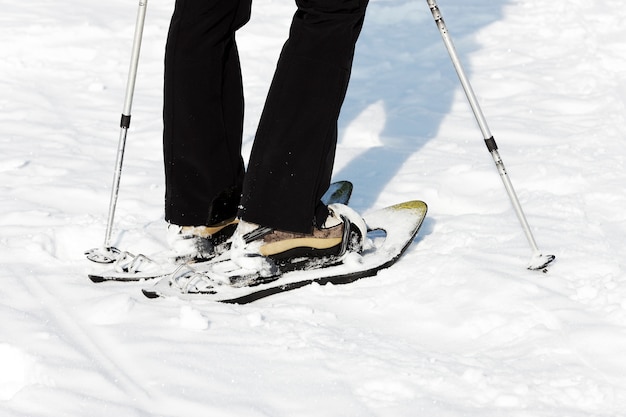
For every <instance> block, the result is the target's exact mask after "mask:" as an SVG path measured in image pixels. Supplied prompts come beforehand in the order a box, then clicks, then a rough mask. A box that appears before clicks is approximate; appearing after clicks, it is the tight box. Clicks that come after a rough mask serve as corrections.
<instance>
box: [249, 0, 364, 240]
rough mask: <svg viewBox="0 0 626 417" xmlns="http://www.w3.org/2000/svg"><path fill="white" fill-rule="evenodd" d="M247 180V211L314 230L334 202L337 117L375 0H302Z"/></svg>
mask: <svg viewBox="0 0 626 417" xmlns="http://www.w3.org/2000/svg"><path fill="white" fill-rule="evenodd" d="M297 5H298V10H297V12H296V14H295V16H294V18H293V21H292V25H291V30H290V35H289V39H288V40H287V42H286V44H285V45H284V47H283V51H282V53H281V57H280V59H279V62H278V66H277V69H276V73H275V75H274V79H273V81H272V85H271V88H270V92H269V95H268V98H267V101H266V103H265V108H264V110H263V114H262V116H261V121H260V123H259V128H258V131H257V135H256V138H255V142H254V145H253V149H252V154H251V156H250V162H249V164H248V172H247V174H246V178H245V181H244V190H243V196H242V207H241V209H240V212H239V214H240V216H241V217H242V218H243V219H244V220H247V221H250V222H254V223H259V224H262V225H265V226H270V227H274V228H277V229H282V230H290V231H294V232H309V231H310V230H311V227H312V225H313V224H314V223H315V222H316V220H315V219H316V218H317V221H318V222H320V221H323V219H324V218H325V215H327V213H328V212H327V210H326V208H325V207H323V206H322V205H321V203H320V198H321V196H322V195H323V193H324V192H325V190H326V189H327V187H328V185H329V183H330V178H331V174H332V168H333V163H334V156H335V148H336V144H337V119H338V117H339V111H340V108H341V105H342V103H343V100H344V97H345V94H346V89H347V86H348V81H349V78H350V71H351V67H352V58H353V55H354V47H355V43H356V41H357V38H358V36H359V33H360V31H361V27H362V25H363V18H364V15H365V9H366V6H367V0H298V1H297Z"/></svg>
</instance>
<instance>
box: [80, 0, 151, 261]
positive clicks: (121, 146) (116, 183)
mask: <svg viewBox="0 0 626 417" xmlns="http://www.w3.org/2000/svg"><path fill="white" fill-rule="evenodd" d="M147 5H148V0H139V9H138V11H137V20H136V23H135V36H134V39H133V48H132V53H131V60H130V68H129V71H128V79H127V82H126V94H125V98H124V108H123V109H122V117H121V120H120V136H119V141H118V145H117V156H116V158H115V169H114V171H113V185H112V187H111V198H110V200H109V213H108V216H107V226H106V232H105V235H104V243H103V246H102V247H101V248H96V249H91V250H89V251H87V252H85V255H86V256H87V258H88V259H89V260H91V261H94V262H99V263H110V262H114V261H115V260H116V259H117V256H118V254H119V253H120V251H119V249H117V248H114V247H112V246H111V234H112V231H113V220H114V218H115V209H116V206H117V197H118V195H119V189H120V179H121V176H122V165H123V162H124V150H125V148H126V137H127V135H128V129H129V127H130V119H131V115H130V113H131V108H132V104H133V94H134V92H135V81H136V79H137V68H138V66H139V53H140V51H141V40H142V37H143V27H144V23H145V20H146V8H147Z"/></svg>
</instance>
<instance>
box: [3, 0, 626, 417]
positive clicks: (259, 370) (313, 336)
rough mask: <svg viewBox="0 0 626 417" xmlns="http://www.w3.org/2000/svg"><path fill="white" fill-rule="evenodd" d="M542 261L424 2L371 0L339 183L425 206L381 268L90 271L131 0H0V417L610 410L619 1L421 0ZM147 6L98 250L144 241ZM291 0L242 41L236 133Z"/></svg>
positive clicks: (153, 237) (625, 396)
mask: <svg viewBox="0 0 626 417" xmlns="http://www.w3.org/2000/svg"><path fill="white" fill-rule="evenodd" d="M439 6H440V8H441V11H442V13H443V16H444V18H445V21H446V23H447V25H448V28H449V29H450V32H451V34H452V39H453V40H454V42H455V44H456V48H457V50H458V52H459V55H460V57H461V60H462V62H463V64H464V66H465V68H466V70H467V72H468V75H469V78H470V80H471V82H472V86H473V87H474V90H475V92H476V94H477V96H478V99H479V101H480V103H481V105H482V108H483V111H484V113H485V116H486V118H487V121H488V122H489V126H490V127H491V130H492V132H493V134H494V136H495V138H496V140H497V142H498V145H499V147H500V153H501V156H502V158H503V160H504V162H505V164H506V166H507V168H508V172H509V174H510V177H511V180H512V182H513V184H514V186H515V188H516V190H517V193H518V195H519V198H520V201H521V204H522V207H523V208H524V211H525V213H526V216H527V218H528V221H529V223H530V225H531V227H532V229H533V232H534V234H535V237H536V239H537V243H538V244H539V247H540V248H541V249H542V250H543V251H544V252H545V253H552V254H555V255H556V256H557V261H556V263H555V264H554V265H553V266H552V267H551V268H550V270H549V272H547V273H541V272H533V271H528V270H526V265H527V262H528V261H529V259H530V257H531V254H532V253H531V250H530V247H529V245H528V243H527V241H526V239H525V237H524V235H523V233H522V228H521V227H520V225H519V222H518V220H517V218H516V217H515V214H514V211H513V209H512V208H511V204H510V202H509V200H508V197H507V195H506V192H505V190H504V187H503V186H502V182H501V180H500V178H499V175H498V173H497V170H496V168H495V166H494V164H493V161H492V160H491V157H490V155H489V153H488V151H487V150H486V148H485V146H484V143H483V139H482V135H481V133H480V131H479V129H478V127H477V125H476V122H475V119H474V117H473V115H472V113H471V111H470V108H469V105H468V104H467V100H466V99H465V96H464V95H463V92H462V90H461V88H460V84H459V82H458V79H457V77H456V74H455V72H454V69H453V66H452V64H451V61H450V59H449V57H448V55H447V51H446V50H445V47H444V45H443V43H442V41H441V37H440V34H439V32H438V30H437V28H436V26H435V24H434V21H433V19H432V16H431V14H430V10H429V9H428V6H427V4H426V2H425V1H423V0H372V2H371V5H370V8H369V11H368V16H367V19H366V24H365V26H364V28H363V33H362V37H361V39H360V41H359V44H358V50H357V54H356V58H355V63H354V71H353V77H352V81H351V85H350V89H349V92H348V96H347V98H346V102H345V106H344V108H343V112H342V116H341V120H340V144H339V147H338V153H337V163H336V167H335V174H334V178H335V179H348V180H351V181H353V182H354V184H355V192H354V195H353V199H352V202H351V205H352V206H353V207H355V208H356V209H357V210H359V211H361V212H365V211H367V210H372V209H376V208H380V207H383V206H386V205H390V204H393V203H396V202H399V201H402V200H408V199H415V198H417V199H423V200H425V201H426V202H427V203H428V204H429V208H430V211H429V216H428V219H427V221H426V222H425V224H424V227H423V229H422V230H421V232H420V234H419V235H418V237H417V238H416V240H415V242H414V243H413V245H412V246H411V248H410V249H409V250H408V252H407V254H406V255H405V257H404V258H403V259H402V260H401V261H400V262H399V263H398V264H396V265H395V266H393V267H392V268H390V269H389V270H386V271H383V272H381V273H380V274H379V275H378V276H376V277H373V278H369V279H364V280H361V281H358V282H356V283H353V284H350V285H344V286H332V285H328V286H319V285H312V286H309V287H306V288H302V289H299V290H295V291H292V292H288V293H284V294H280V295H276V296H272V297H270V298H266V299H263V300H260V301H257V302H255V303H253V304H249V305H244V306H236V305H224V304H210V303H189V302H182V301H178V300H148V299H146V298H144V297H143V295H142V294H141V292H140V289H141V288H142V286H143V285H145V284H119V283H118V284H112V283H103V284H99V285H96V284H93V283H91V282H90V281H89V280H88V279H87V276H86V274H87V272H89V271H90V270H92V269H93V268H94V267H95V264H92V263H90V262H89V261H87V260H86V259H85V258H84V256H83V251H84V250H86V249H90V248H93V247H97V246H99V245H100V244H101V243H102V240H103V238H104V232H105V225H106V215H107V210H108V203H109V195H110V190H111V180H112V176H113V167H114V162H115V153H116V149H117V140H118V133H119V117H120V114H121V110H122V104H123V98H124V90H125V87H126V77H127V74H128V64H129V61H130V50H131V45H132V38H133V32H134V26H135V17H136V11H137V2H135V1H121V0H108V1H106V2H101V3H98V2H87V1H80V0H58V1H42V0H28V1H23V0H0V9H1V10H2V13H1V15H0V143H1V153H0V190H1V191H0V193H1V194H0V284H1V285H0V415H2V416H7V417H23V416H29V417H40V416H55V417H61V416H76V417H78V416H107V417H108V416H125V417H134V416H142V417H144V416H164V417H166V416H167V417H169V416H172V417H173V416H187V417H193V416H208V415H211V416H236V417H248V416H250V417H252V416H254V417H256V416H276V417H279V416H299V417H304V416H325V417H328V416H342V417H345V416H389V417H398V416H433V417H434V416H437V417H447V416H454V417H457V416H480V417H486V416H506V417H521V416H528V417H544V416H550V417H564V416H567V417H577V416H585V417H588V416H603V417H604V416H624V415H626V265H625V264H624V259H625V256H626V244H625V241H626V234H625V232H626V213H625V210H626V196H625V194H624V182H625V180H626V165H625V155H626V150H625V149H624V143H625V142H624V137H625V135H626V121H625V113H624V107H625V106H624V102H625V99H626V64H625V60H626V58H625V57H626V43H625V42H624V39H625V38H626V26H624V21H625V20H626V8H624V5H623V2H622V1H620V0H595V1H584V0H568V1H565V0H557V1H550V2H546V1H540V0H509V1H506V0H440V2H439ZM172 9H173V1H162V0H151V1H150V3H149V4H148V8H147V17H146V26H145V30H144V41H143V48H142V53H141V59H140V64H139V74H138V78H137V86H136V91H135V101H134V103H133V111H132V115H133V122H132V125H131V128H130V131H129V135H128V142H127V146H126V155H125V161H124V169H123V173H122V181H121V189H120V196H119V203H118V209H117V215H116V221H115V228H114V231H113V237H114V241H113V243H114V245H115V246H118V247H120V248H122V249H127V250H131V251H135V252H144V253H154V252H158V251H160V250H163V249H164V248H165V245H166V244H165V222H164V220H163V215H162V211H163V209H162V201H163V194H164V188H163V168H162V156H161V128H162V124H161V107H162V97H161V95H162V94H161V93H162V72H163V65H162V62H163V51H164V43H165V36H166V32H167V28H168V23H169V18H170V15H171V12H172ZM293 12H294V4H293V2H292V1H289V0H285V1H283V0H255V2H254V6H253V16H252V21H251V22H250V23H249V24H248V25H247V26H246V27H245V28H244V29H243V30H241V31H240V33H239V35H238V40H239V46H240V51H241V56H242V65H243V71H244V78H245V89H246V111H247V113H246V125H245V137H244V142H245V146H244V156H245V157H246V158H247V154H248V152H249V149H250V145H251V143H252V140H253V135H254V130H255V126H256V124H257V122H258V117H259V114H260V111H261V108H262V104H263V100H264V97H265V93H266V91H267V89H268V84H269V82H270V78H271V76H272V73H273V69H274V67H275V63H276V59H277V56H278V52H279V50H280V47H281V46H282V43H283V42H284V40H285V39H286V36H287V30H288V26H289V22H290V19H291V15H292V13H293Z"/></svg>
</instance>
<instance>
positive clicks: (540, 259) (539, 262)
mask: <svg viewBox="0 0 626 417" xmlns="http://www.w3.org/2000/svg"><path fill="white" fill-rule="evenodd" d="M426 2H427V3H428V6H429V7H430V11H431V12H432V15H433V18H434V19H435V23H436V24H437V28H438V29H439V32H440V33H441V37H442V38H443V42H444V44H445V46H446V49H447V50H448V54H449V55H450V58H451V59H452V64H453V65H454V69H455V70H456V73H457V75H458V77H459V80H460V81H461V85H462V86H463V90H464V91H465V95H466V96H467V99H468V101H469V104H470V106H471V108H472V111H473V112H474V116H475V117H476V121H477V122H478V126H479V127H480V130H481V132H482V134H483V138H484V139H485V144H486V145H487V149H488V150H489V153H491V156H492V158H493V161H494V162H495V164H496V167H497V169H498V172H499V173H500V177H501V178H502V182H503V183H504V188H505V189H506V191H507V194H508V195H509V198H510V199H511V203H512V204H513V208H514V209H515V214H516V215H517V218H518V219H519V221H520V224H521V225H522V229H523V230H524V233H525V235H526V239H528V243H529V244H530V247H531V249H532V251H533V254H532V258H531V260H530V262H529V265H528V269H531V270H543V269H544V268H545V267H546V266H548V264H550V263H551V262H552V261H554V259H555V256H554V255H543V254H542V253H541V251H540V250H539V248H538V247H537V243H536V242H535V238H534V237H533V234H532V231H531V230H530V226H529V225H528V221H527V220H526V216H525V215H524V212H523V211H522V206H521V204H520V202H519V199H518V198H517V194H516V193H515V190H514V189H513V184H512V183H511V179H510V178H509V176H508V174H507V172H506V169H505V167H504V163H503V162H502V158H500V154H499V152H498V146H497V145H496V141H495V139H494V138H493V135H492V134H491V131H490V130H489V127H488V126H487V120H486V119H485V116H484V115H483V112H482V110H481V108H480V105H479V104H478V100H477V99H476V95H475V94H474V91H473V90H472V86H471V85H470V82H469V80H468V78H467V75H466V74H465V71H464V70H463V66H462V65H461V61H460V60H459V57H458V55H457V53H456V49H455V48H454V44H453V43H452V38H451V37H450V33H449V31H448V28H447V27H446V24H445V22H444V20H443V16H442V15H441V11H440V10H439V6H437V2H436V1H435V0H426Z"/></svg>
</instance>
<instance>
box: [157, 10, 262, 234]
mask: <svg viewBox="0 0 626 417" xmlns="http://www.w3.org/2000/svg"><path fill="white" fill-rule="evenodd" d="M250 2H251V0H177V1H176V6H175V10H174V14H173V16H172V21H171V24H170V30H169V33H168V40H167V45H166V55H165V80H164V81H165V84H164V109H163V123H164V133H163V152H164V160H165V178H166V193H165V218H166V220H167V221H169V222H172V223H175V224H179V225H204V224H213V223H215V222H217V221H220V220H224V218H226V217H232V216H234V215H235V214H236V211H237V204H238V200H239V195H240V191H241V183H242V181H243V174H244V172H243V170H244V166H243V161H242V158H241V140H242V130H243V88H242V80H241V69H240V64H239V56H238V52H237V45H236V43H235V36H234V35H235V31H236V30H237V29H238V28H239V27H241V26H243V25H244V24H245V23H246V22H247V21H248V19H249V17H250Z"/></svg>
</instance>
